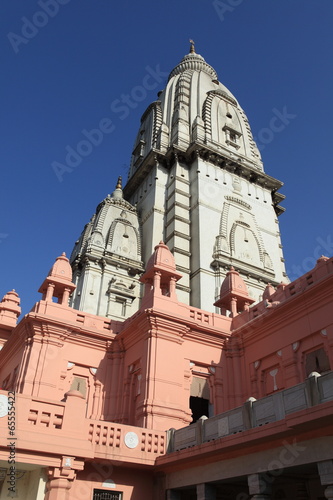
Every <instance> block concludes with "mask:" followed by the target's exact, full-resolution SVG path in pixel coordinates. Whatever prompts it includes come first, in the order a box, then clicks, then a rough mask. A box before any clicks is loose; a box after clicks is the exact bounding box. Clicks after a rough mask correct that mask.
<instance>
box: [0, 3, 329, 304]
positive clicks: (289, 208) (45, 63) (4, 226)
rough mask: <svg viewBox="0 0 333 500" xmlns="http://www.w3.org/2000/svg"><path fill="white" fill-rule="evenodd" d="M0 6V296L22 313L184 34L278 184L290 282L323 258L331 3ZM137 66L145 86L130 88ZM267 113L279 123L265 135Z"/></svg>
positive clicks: (87, 208) (182, 48) (118, 171)
mask: <svg viewBox="0 0 333 500" xmlns="http://www.w3.org/2000/svg"><path fill="white" fill-rule="evenodd" d="M42 5H43V6H42ZM0 10H1V16H0V36H1V40H2V42H1V44H0V50H1V61H2V75H3V76H2V92H1V97H0V99H1V122H0V123H1V125H0V126H1V135H0V137H1V148H0V160H1V172H2V182H1V196H0V203H1V214H2V217H1V222H0V253H1V260H0V266H1V287H0V295H4V294H5V293H6V292H7V291H8V290H11V289H13V288H15V289H16V291H17V292H18V293H19V295H20V297H21V301H22V308H23V312H24V313H27V312H28V311H29V310H30V309H31V307H32V305H33V304H34V302H36V301H37V300H39V298H40V295H39V294H38V293H37V290H38V288H39V286H40V284H41V283H42V282H43V280H44V277H45V276H46V274H47V272H48V270H49V268H50V267H51V265H52V264H53V262H54V260H55V258H56V257H57V256H58V255H60V254H61V252H63V251H65V252H66V253H67V254H68V255H69V254H70V252H71V250H72V247H73V244H74V242H75V240H76V239H77V237H78V236H79V234H80V233H81V230H82V228H83V226H84V224H85V223H87V222H88V221H89V219H90V217H91V215H92V214H93V213H94V210H95V207H96V206H97V204H98V203H99V202H100V201H101V200H102V199H103V198H104V197H105V196H106V195H107V194H108V193H110V192H112V191H113V189H114V187H115V183H116V180H117V177H118V175H123V177H124V178H126V175H127V167H128V165H129V161H130V154H131V151H132V146H133V143H134V138H135V135H136V132H137V128H138V126H139V121H140V117H141V115H142V113H143V112H144V110H145V109H146V107H147V106H148V104H149V103H150V102H151V101H153V100H155V98H156V93H157V91H158V90H160V89H162V88H163V87H164V84H165V79H166V77H165V74H168V73H169V72H170V71H171V69H172V68H173V67H174V66H175V65H176V64H177V63H178V62H179V61H180V59H181V58H182V57H183V56H184V55H185V54H186V53H187V52H188V48H189V43H188V39H189V38H193V39H194V40H195V42H196V51H197V52H198V53H200V54H201V55H202V56H204V58H205V59H206V61H207V62H208V63H209V64H211V65H212V66H213V67H214V68H215V70H216V71H217V73H218V75H219V79H220V81H222V83H223V84H224V85H226V86H227V87H228V88H229V89H230V91H231V92H232V93H233V94H234V95H235V96H236V97H237V99H238V100H239V102H240V104H241V106H242V107H243V108H244V110H245V112H246V113H247V116H248V118H249V120H250V125H251V128H252V131H253V134H254V136H255V137H256V138H257V140H258V142H259V143H260V144H261V149H262V151H261V152H262V157H263V161H264V168H265V171H266V172H267V173H268V174H269V175H271V176H273V177H276V178H278V179H280V180H281V181H283V182H284V183H285V185H284V187H283V188H282V190H281V192H283V193H284V194H285V195H286V196H287V198H286V200H285V202H284V203H283V204H284V206H285V207H286V213H285V214H283V215H282V216H281V217H280V227H281V233H282V242H283V245H284V254H285V258H286V265H287V270H288V271H289V274H290V276H291V278H295V277H297V276H299V275H300V274H303V273H304V272H306V271H308V270H309V269H310V268H311V267H312V265H313V263H314V262H315V259H316V258H317V256H319V255H321V254H325V255H329V256H332V254H333V230H332V209H331V200H332V180H333V174H332V159H331V149H332V143H333V140H332V102H333V99H332V89H333V71H332V60H333V58H332V48H333V30H332V21H333V2H332V1H331V0H279V1H274V0H225V1H224V0H214V1H210V0H209V1H206V0H191V1H190V0H182V1H179V0H177V1H176V0H163V1H160V0H154V1H152V0H141V1H140V2H136V1H130V0H123V1H122V2H114V1H111V0H80V1H78V0H39V1H35V0H15V2H14V1H13V0H2V2H1V6H0ZM147 74H154V75H157V76H155V80H154V81H156V82H157V84H158V85H157V86H154V85H152V84H151V83H150V87H154V89H150V88H149V89H148V88H146V90H145V92H144V93H143V92H142V91H141V93H140V90H138V87H141V88H142V86H143V85H144V82H145V81H147V80H145V77H146V75H147ZM149 81H150V82H152V81H153V80H152V79H150V80H149ZM155 87H156V88H155ZM126 95H132V96H134V99H133V98H132V99H131V100H130V103H129V104H125V105H124V103H122V105H123V110H122V112H120V111H119V105H120V104H119V101H123V99H125V98H124V97H123V96H126ZM124 106H125V108H126V110H125V109H124ZM277 112H278V113H284V116H285V122H286V123H285V126H284V127H283V130H281V131H279V132H272V130H271V120H272V118H273V117H274V116H275V115H276V113H277ZM125 115H126V116H125ZM97 126H102V127H104V128H103V130H104V132H103V134H102V136H96V137H95V142H96V145H94V146H93V147H91V151H85V154H86V156H84V157H82V158H81V161H80V162H79V161H78V160H76V161H75V159H73V160H72V161H73V162H74V163H73V165H74V164H75V163H77V165H76V166H75V167H73V168H72V170H71V171H66V172H64V173H63V175H61V176H59V175H58V176H57V175H56V173H55V171H54V169H53V167H52V165H54V162H58V163H62V164H65V158H66V154H67V153H68V151H71V148H73V149H75V148H76V147H77V145H78V144H79V143H80V141H82V140H84V139H85V135H84V134H85V133H89V131H91V130H92V129H95V128H97ZM82 131H86V132H82ZM66 148H67V150H66ZM68 148H69V149H68ZM59 177H61V179H62V181H61V182H60V180H59Z"/></svg>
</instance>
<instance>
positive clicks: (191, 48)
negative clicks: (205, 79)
mask: <svg viewBox="0 0 333 500" xmlns="http://www.w3.org/2000/svg"><path fill="white" fill-rule="evenodd" d="M189 41H190V44H191V45H190V54H195V47H194V40H191V39H190V40H189Z"/></svg>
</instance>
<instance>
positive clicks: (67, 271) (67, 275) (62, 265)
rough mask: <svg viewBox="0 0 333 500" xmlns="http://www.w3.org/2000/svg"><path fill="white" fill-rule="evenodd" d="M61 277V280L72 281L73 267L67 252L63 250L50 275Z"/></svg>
mask: <svg viewBox="0 0 333 500" xmlns="http://www.w3.org/2000/svg"><path fill="white" fill-rule="evenodd" d="M51 276H52V277H54V278H61V280H65V281H69V282H71V281H72V268H71V266H70V263H69V260H68V259H67V257H66V254H65V252H63V253H62V254H61V255H60V257H58V258H57V259H56V261H55V263H54V264H53V266H52V268H51V270H50V272H49V277H51Z"/></svg>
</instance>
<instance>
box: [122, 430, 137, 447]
mask: <svg viewBox="0 0 333 500" xmlns="http://www.w3.org/2000/svg"><path fill="white" fill-rule="evenodd" d="M124 441H125V445H126V446H127V448H136V447H137V446H138V444H139V438H138V435H137V434H135V432H127V433H126V434H125V437H124Z"/></svg>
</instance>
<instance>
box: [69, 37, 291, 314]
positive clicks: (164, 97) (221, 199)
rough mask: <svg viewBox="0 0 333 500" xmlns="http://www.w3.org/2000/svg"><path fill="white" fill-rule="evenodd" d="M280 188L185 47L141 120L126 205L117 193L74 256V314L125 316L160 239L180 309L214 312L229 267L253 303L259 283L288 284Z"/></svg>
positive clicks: (231, 104) (210, 72) (244, 126)
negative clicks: (172, 268) (177, 276)
mask: <svg viewBox="0 0 333 500" xmlns="http://www.w3.org/2000/svg"><path fill="white" fill-rule="evenodd" d="M281 186H282V183H281V182H280V181H278V180H276V179H274V178H273V177H270V176H269V175H267V174H266V173H265V172H264V169H263V165H262V161H261V156H260V153H259V150H258V148H257V146H256V144H255V142H254V140H253V136H252V133H251V129H250V125H249V122H248V120H247V118H246V115H245V113H244V111H243V110H242V108H241V107H240V105H239V104H238V102H237V100H236V99H235V97H234V96H233V95H232V94H231V92H230V91H229V90H228V89H227V88H226V87H225V86H224V85H223V84H222V83H220V82H219V81H218V77H217V74H216V72H215V70H214V69H213V68H212V67H211V66H210V65H209V64H207V63H206V61H205V60H204V58H203V57H202V56H200V55H199V54H196V53H195V50H194V45H193V44H192V45H191V49H190V53H189V54H187V55H186V56H185V57H184V58H183V59H182V61H181V62H180V63H179V64H178V65H177V66H176V67H175V68H174V69H173V70H172V71H171V73H170V76H169V80H168V83H167V86H166V88H165V89H164V90H163V91H162V92H160V93H159V95H158V100H157V101H155V102H153V103H151V104H150V106H148V108H147V110H146V111H145V113H144V114H143V116H142V119H141V125H140V128H139V132H138V135H137V138H136V141H135V145H134V150H133V154H132V161H131V167H130V172H129V178H128V181H127V184H126V186H125V187H124V198H126V200H128V201H125V199H124V198H123V194H122V190H121V187H120V185H118V186H117V189H116V191H115V192H114V193H113V195H112V197H107V198H106V199H105V200H104V201H103V202H102V203H101V204H100V205H99V206H98V208H97V211H96V215H94V217H93V219H92V220H91V222H90V223H89V224H88V225H87V226H86V228H85V229H84V231H83V233H82V236H81V238H80V240H79V241H78V242H77V244H76V246H75V248H74V251H73V254H72V257H71V262H72V266H73V271H74V279H75V284H76V285H77V288H76V291H75V294H74V296H73V299H72V303H73V305H74V307H76V308H78V309H82V310H85V311H87V312H92V313H95V314H99V315H105V316H109V317H113V318H119V319H121V318H122V319H123V318H124V317H128V316H129V315H131V314H133V312H135V311H136V310H137V308H138V307H139V299H140V296H141V293H140V286H139V277H140V274H141V273H142V272H143V269H144V266H145V265H146V264H147V262H148V259H149V257H150V256H151V254H152V253H153V251H154V247H155V245H157V244H158V243H159V242H160V241H161V240H163V241H164V242H165V243H166V244H167V245H168V247H169V249H170V250H171V252H172V253H173V255H174V257H175V262H176V266H177V270H178V271H179V272H180V273H182V274H183V278H182V279H181V280H180V281H179V282H178V283H177V296H178V298H179V300H180V301H182V302H185V303H187V304H191V305H193V306H195V307H200V308H202V309H205V310H207V311H214V310H215V307H214V305H213V304H214V302H215V301H216V300H217V299H218V298H219V293H220V287H221V283H222V281H223V280H224V278H225V276H226V273H227V272H228V270H229V268H230V266H233V267H234V268H235V269H236V270H237V271H238V272H239V274H240V276H241V277H242V278H243V280H244V281H245V283H246V285H247V286H248V290H249V294H250V296H251V297H252V298H253V299H254V300H255V301H257V300H259V299H260V297H261V295H262V292H263V290H264V289H265V287H266V285H267V283H272V284H273V285H274V284H275V285H276V284H278V283H280V282H281V281H286V280H287V277H286V273H285V266H284V259H283V254H282V245H281V240H280V233H279V224H278V220H277V216H278V215H279V214H280V213H281V212H283V211H284V209H283V208H282V207H280V206H279V202H280V201H281V200H283V199H284V196H283V195H281V194H279V193H278V192H277V190H278V189H279V188H280V187H281ZM134 207H135V208H134ZM141 261H143V262H141Z"/></svg>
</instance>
